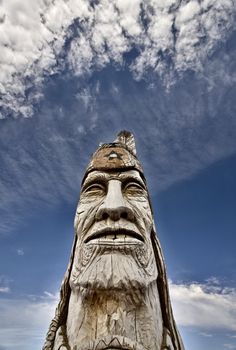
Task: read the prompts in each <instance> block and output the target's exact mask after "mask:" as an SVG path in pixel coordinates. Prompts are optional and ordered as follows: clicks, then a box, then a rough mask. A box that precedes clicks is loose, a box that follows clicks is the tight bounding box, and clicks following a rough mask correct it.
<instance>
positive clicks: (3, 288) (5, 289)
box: [0, 275, 12, 294]
mask: <svg viewBox="0 0 236 350" xmlns="http://www.w3.org/2000/svg"><path fill="white" fill-rule="evenodd" d="M11 282H12V280H11V279H10V278H8V277H7V276H4V275H0V293H4V294H5V293H10V291H11V289H10V286H9V285H10V283H11Z"/></svg>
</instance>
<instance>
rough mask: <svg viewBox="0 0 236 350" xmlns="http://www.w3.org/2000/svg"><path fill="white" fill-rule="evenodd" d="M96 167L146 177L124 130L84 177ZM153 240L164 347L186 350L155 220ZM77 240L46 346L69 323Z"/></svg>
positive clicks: (94, 158)
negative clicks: (174, 315)
mask: <svg viewBox="0 0 236 350" xmlns="http://www.w3.org/2000/svg"><path fill="white" fill-rule="evenodd" d="M95 170H99V171H106V172H109V171H115V170H119V171H127V170H137V171H138V172H139V173H140V176H141V177H142V178H143V180H144V181H145V176H144V173H143V169H142V166H141V164H140V162H139V160H138V159H137V157H136V148H135V141H134V137H133V135H132V134H131V133H130V132H128V131H121V132H120V133H119V134H118V136H117V138H116V140H115V141H114V142H112V143H105V144H102V145H100V146H99V148H98V149H97V151H96V152H95V153H94V154H93V156H92V158H91V160H90V163H89V165H88V167H87V169H86V171H85V176H84V179H83V181H84V180H85V178H86V177H87V175H88V174H89V173H90V172H92V171H95ZM83 181H82V183H83ZM145 182H146V181H145ZM149 202H150V200H149ZM75 226H76V218H75ZM151 240H152V245H153V250H154V254H155V259H156V263H157V269H158V278H157V287H158V292H159V297H160V305H161V311H162V317H163V326H164V335H163V343H162V348H161V349H163V350H164V349H169V350H172V349H173V350H184V346H183V344H182V340H181V337H180V335H179V333H178V330H177V327H176V324H175V320H174V317H173V313H172V308H171V303H170V297H169V290H168V282H167V276H166V268H165V263H164V258H163V254H162V250H161V246H160V242H159V240H158V238H157V234H156V229H155V225H154V221H153V228H152V232H151ZM76 241H77V235H76V234H75V238H74V243H73V247H72V252H71V256H70V261H69V265H68V268H67V271H66V273H65V276H64V279H63V282H62V285H61V290H60V300H59V303H58V306H57V309H56V313H55V317H54V318H53V320H52V322H51V324H50V327H49V331H48V333H47V336H46V341H45V344H44V347H43V350H53V346H54V339H55V336H56V332H57V330H58V329H59V328H60V327H62V328H63V326H64V325H65V324H66V318H67V313H68V304H69V298H70V294H71V289H70V285H69V279H70V274H71V269H72V265H73V259H74V255H75V246H76ZM62 345H64V344H62ZM66 348H67V344H65V348H64V347H63V349H66Z"/></svg>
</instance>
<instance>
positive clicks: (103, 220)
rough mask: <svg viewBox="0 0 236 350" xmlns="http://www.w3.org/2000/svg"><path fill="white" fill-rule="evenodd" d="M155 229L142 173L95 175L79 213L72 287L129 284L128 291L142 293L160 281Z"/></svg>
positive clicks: (85, 189)
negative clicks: (129, 288)
mask: <svg viewBox="0 0 236 350" xmlns="http://www.w3.org/2000/svg"><path fill="white" fill-rule="evenodd" d="M152 225H153V219H152V213H151V209H150V205H149V199H148V192H147V188H146V185H145V183H144V182H143V180H142V178H141V176H140V174H139V172H138V171H136V170H129V171H123V172H101V171H93V172H91V173H90V174H89V175H88V176H87V178H86V180H85V182H84V184H83V186H82V189H81V196H80V202H79V205H78V208H77V212H76V218H75V229H76V233H77V235H78V241H77V245H76V251H75V258H74V263H73V269H72V274H71V280H70V283H71V287H72V288H73V287H76V286H77V287H78V286H79V287H83V288H88V287H90V288H92V289H99V288H101V289H106V288H110V289H111V288H125V287H127V285H126V284H127V283H128V281H129V283H128V284H129V286H130V287H132V288H135V287H137V288H142V287H144V285H146V284H149V283H150V282H151V281H152V280H153V279H156V278H157V271H156V264H155V262H153V261H154V260H155V259H154V253H153V249H152V244H151V239H150V233H151V229H152ZM153 269H154V270H153ZM130 280H132V281H133V284H132V283H131V284H132V285H130Z"/></svg>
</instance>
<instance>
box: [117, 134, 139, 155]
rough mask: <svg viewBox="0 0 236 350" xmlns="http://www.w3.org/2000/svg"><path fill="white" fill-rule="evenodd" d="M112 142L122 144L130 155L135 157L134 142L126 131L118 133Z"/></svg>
mask: <svg viewBox="0 0 236 350" xmlns="http://www.w3.org/2000/svg"><path fill="white" fill-rule="evenodd" d="M114 142H117V143H124V144H125V145H126V147H127V148H128V149H129V151H130V152H131V153H133V154H134V155H135V156H136V146H135V141H134V135H133V134H132V133H131V132H130V131H127V130H123V131H120V132H119V134H118V135H117V138H116V139H115V141H114Z"/></svg>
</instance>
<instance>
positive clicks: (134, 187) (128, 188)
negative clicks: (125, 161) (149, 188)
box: [124, 182, 145, 193]
mask: <svg viewBox="0 0 236 350" xmlns="http://www.w3.org/2000/svg"><path fill="white" fill-rule="evenodd" d="M124 191H125V192H128V193H143V192H144V191H145V190H144V188H143V187H142V186H141V185H140V184H139V183H137V182H128V183H127V184H125V186H124Z"/></svg>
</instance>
